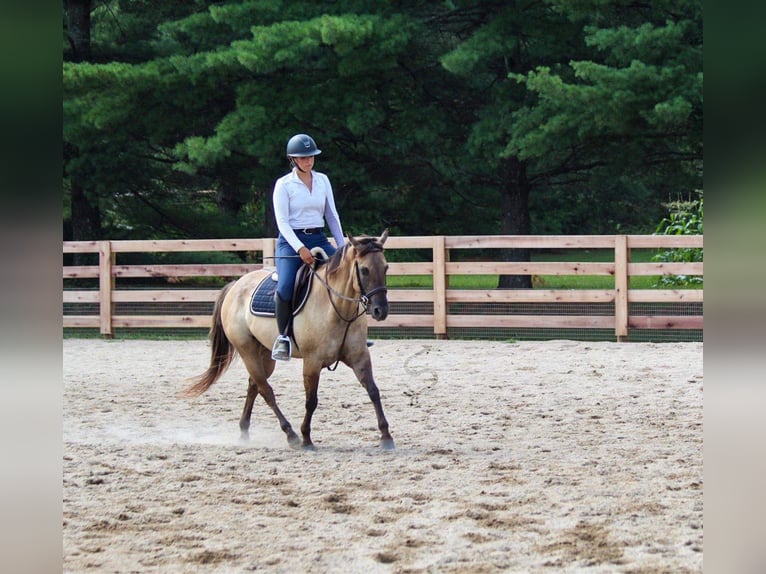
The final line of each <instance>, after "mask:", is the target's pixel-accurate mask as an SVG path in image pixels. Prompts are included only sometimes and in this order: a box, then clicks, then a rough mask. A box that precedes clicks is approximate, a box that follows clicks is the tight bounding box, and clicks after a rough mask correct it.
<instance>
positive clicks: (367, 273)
mask: <svg viewBox="0 0 766 574" xmlns="http://www.w3.org/2000/svg"><path fill="white" fill-rule="evenodd" d="M359 270H360V271H361V272H362V275H364V276H365V277H367V276H368V275H369V274H370V270H369V269H367V267H360V269H359Z"/></svg>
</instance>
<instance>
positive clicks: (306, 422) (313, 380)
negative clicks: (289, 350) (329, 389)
mask: <svg viewBox="0 0 766 574" xmlns="http://www.w3.org/2000/svg"><path fill="white" fill-rule="evenodd" d="M304 364H305V361H304ZM303 386H304V388H305V390H306V415H305V416H304V417H303V424H302V425H301V435H303V448H305V449H306V450H314V443H313V442H311V418H312V417H313V416H314V411H315V410H316V409H317V404H319V397H318V391H319V373H314V372H306V370H304V372H303Z"/></svg>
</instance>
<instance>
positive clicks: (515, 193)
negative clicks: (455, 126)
mask: <svg viewBox="0 0 766 574" xmlns="http://www.w3.org/2000/svg"><path fill="white" fill-rule="evenodd" d="M500 173H501V177H502V182H501V189H502V202H503V204H502V205H503V212H502V219H501V221H500V230H501V232H502V234H503V235H529V232H530V223H529V182H528V181H527V166H526V164H525V163H524V162H522V161H519V160H518V159H517V158H509V159H507V160H503V162H502V164H501V166H500ZM500 251H501V255H500V257H501V260H502V261H529V260H530V253H529V249H501V250H500ZM497 286H498V288H500V289H531V288H532V277H531V276H530V275H500V277H499V279H498V285H497Z"/></svg>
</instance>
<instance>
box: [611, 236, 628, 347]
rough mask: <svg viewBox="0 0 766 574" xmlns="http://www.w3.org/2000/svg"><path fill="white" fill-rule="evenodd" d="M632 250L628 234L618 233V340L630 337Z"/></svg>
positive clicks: (616, 309)
mask: <svg viewBox="0 0 766 574" xmlns="http://www.w3.org/2000/svg"><path fill="white" fill-rule="evenodd" d="M629 263H630V250H629V249H628V236H627V235H616V236H615V238H614V334H615V336H616V337H617V341H618V342H623V341H626V340H627V338H628V288H629V286H630V283H629V281H630V280H629V277H628V264H629Z"/></svg>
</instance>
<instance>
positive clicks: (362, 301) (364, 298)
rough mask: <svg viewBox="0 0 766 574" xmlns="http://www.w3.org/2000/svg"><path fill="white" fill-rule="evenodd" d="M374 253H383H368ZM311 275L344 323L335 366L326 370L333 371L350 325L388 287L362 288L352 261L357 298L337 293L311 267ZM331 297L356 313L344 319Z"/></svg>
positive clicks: (355, 263) (365, 311)
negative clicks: (354, 308)
mask: <svg viewBox="0 0 766 574" xmlns="http://www.w3.org/2000/svg"><path fill="white" fill-rule="evenodd" d="M347 247H348V244H346V245H344V246H343V249H344V254H342V255H341V256H345V249H346V248H347ZM376 251H383V248H373V249H371V250H370V251H368V253H374V252H376ZM311 273H312V274H313V275H314V277H316V279H317V280H318V281H319V282H320V283H321V284H322V285H324V287H325V289H326V290H327V297H328V299H329V300H330V304H331V305H332V308H333V309H334V310H335V314H336V315H337V316H338V318H340V319H341V320H342V321H344V322H345V323H346V329H345V330H344V331H343V339H342V340H341V342H340V348H339V349H338V359H337V360H336V361H335V364H334V365H333V366H332V367H330V366H329V365H328V367H327V370H328V371H334V370H335V369H337V368H338V363H340V349H342V348H343V345H344V344H345V342H346V336H347V335H348V331H349V329H350V328H351V324H352V323H353V322H354V321H356V320H357V319H358V318H359V317H361V316H362V315H364V314H365V313H367V312H368V310H369V304H370V298H371V297H372V296H373V295H377V294H378V293H383V294H386V293H388V287H386V285H385V284H384V285H378V286H377V287H373V288H372V289H370V290H369V291H367V290H366V289H365V288H364V283H363V282H362V274H361V271H359V262H358V261H356V260H354V276H355V277H356V282H357V284H358V285H359V293H360V294H359V297H348V296H347V295H344V294H343V293H338V291H336V290H335V289H333V287H332V286H331V285H330V284H329V283H328V282H327V280H325V279H323V278H322V277H321V276H320V275H319V273H317V272H316V270H315V269H314V268H313V267H311ZM333 295H335V297H337V298H338V299H343V300H344V301H350V302H352V303H356V304H357V311H356V312H355V313H354V316H353V317H351V318H350V319H349V318H346V317H344V316H343V314H342V313H341V312H340V309H338V306H337V305H336V304H335V301H333ZM359 305H361V307H362V310H361V311H359V310H358V309H359Z"/></svg>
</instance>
